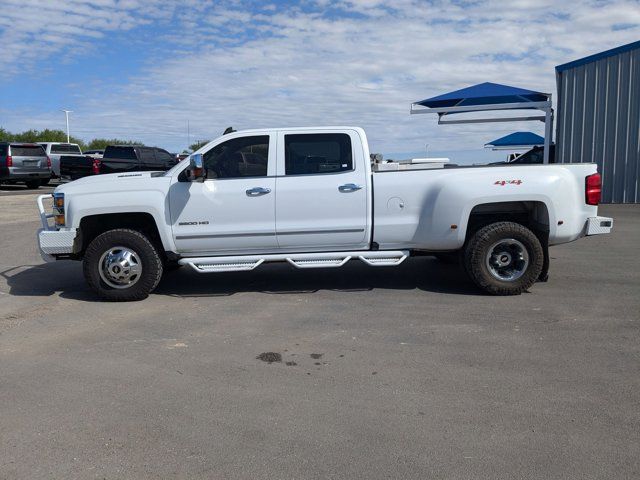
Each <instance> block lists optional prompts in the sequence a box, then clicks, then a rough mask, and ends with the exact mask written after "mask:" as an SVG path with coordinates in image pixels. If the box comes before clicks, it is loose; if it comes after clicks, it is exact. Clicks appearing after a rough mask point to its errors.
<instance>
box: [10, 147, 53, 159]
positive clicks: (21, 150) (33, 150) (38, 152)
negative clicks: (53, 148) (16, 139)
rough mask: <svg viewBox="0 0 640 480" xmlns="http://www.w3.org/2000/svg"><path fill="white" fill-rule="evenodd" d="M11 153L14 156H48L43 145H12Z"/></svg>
mask: <svg viewBox="0 0 640 480" xmlns="http://www.w3.org/2000/svg"><path fill="white" fill-rule="evenodd" d="M10 148H11V155H12V156H14V157H46V156H47V154H46V153H45V151H44V148H42V146H41V145H11V147H10Z"/></svg>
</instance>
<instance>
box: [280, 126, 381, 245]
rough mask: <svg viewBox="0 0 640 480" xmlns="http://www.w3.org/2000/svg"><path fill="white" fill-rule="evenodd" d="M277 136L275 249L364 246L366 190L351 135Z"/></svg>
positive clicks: (359, 154) (359, 155) (359, 151)
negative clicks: (277, 246) (276, 247)
mask: <svg viewBox="0 0 640 480" xmlns="http://www.w3.org/2000/svg"><path fill="white" fill-rule="evenodd" d="M279 135H280V137H279V140H278V145H279V149H278V160H279V161H278V178H277V182H276V188H277V193H278V194H277V196H276V233H277V236H278V245H279V246H280V248H282V249H285V250H288V251H295V250H297V251H303V250H309V251H311V250H315V251H323V250H324V251H330V250H351V249H353V250H359V249H363V248H366V247H367V245H368V242H369V228H370V227H369V217H370V215H369V206H368V205H369V202H368V195H369V192H368V182H367V173H366V171H365V168H364V165H365V164H364V162H365V159H364V158H363V149H362V147H361V139H360V138H359V136H358V135H357V134H356V132H352V131H349V132H344V131H343V132H335V133H329V132H319V133H305V134H300V133H295V131H292V132H289V133H288V132H286V131H285V132H281V133H280V134H279Z"/></svg>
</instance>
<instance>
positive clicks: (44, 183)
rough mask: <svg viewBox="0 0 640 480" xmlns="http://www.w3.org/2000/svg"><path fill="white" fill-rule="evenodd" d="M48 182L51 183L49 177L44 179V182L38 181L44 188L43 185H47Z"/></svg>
mask: <svg viewBox="0 0 640 480" xmlns="http://www.w3.org/2000/svg"><path fill="white" fill-rule="evenodd" d="M50 181H51V177H49V178H45V179H44V180H40V185H42V186H43V187H44V186H45V185H49V182H50Z"/></svg>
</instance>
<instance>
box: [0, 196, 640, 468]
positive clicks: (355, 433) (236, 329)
mask: <svg viewBox="0 0 640 480" xmlns="http://www.w3.org/2000/svg"><path fill="white" fill-rule="evenodd" d="M0 209H1V211H2V212H3V213H2V217H1V219H0V224H1V225H2V229H1V230H0V239H1V245H2V247H3V248H2V249H0V274H1V275H0V365H1V368H0V478H2V479H14V478H15V479H18V478H19V479H22V478H29V479H39V478H65V479H72V478H83V479H84V478H100V479H102V478H107V479H112V478H122V479H130V478H162V479H165V478H188V479H194V478H231V479H236V478H237V479H240V478H251V479H255V478H278V479H286V478H291V479H302V478H318V479H320V478H322V479H326V478H363V479H377V478H398V479H409V478H415V479H426V478H447V479H450V478H467V479H482V478H486V479H496V478H498V479H502V478H503V479H514V478H526V479H531V478H539V479H549V478H563V479H566V478H576V479H578V478H580V479H585V478H594V479H595V478H638V477H640V334H639V332H640V329H639V316H640V314H639V312H640V257H639V256H638V255H637V253H636V252H637V242H638V240H640V207H638V206H605V207H602V208H601V214H603V215H610V216H613V217H614V218H615V222H616V223H615V233H613V234H612V235H608V236H601V237H597V238H588V239H583V240H580V241H578V242H575V243H572V244H567V245H562V246H559V247H555V248H553V249H552V251H551V255H552V264H551V272H550V274H551V277H550V281H549V282H548V283H543V284H537V285H535V286H534V288H532V289H531V292H530V293H526V294H523V295H521V296H518V297H499V298H497V297H489V296H485V295H483V294H482V293H480V292H479V291H477V290H476V289H475V287H474V286H473V285H472V284H471V283H470V282H469V281H468V280H466V279H465V277H464V276H463V274H462V273H461V272H460V271H459V270H458V269H457V267H452V266H447V265H442V264H440V263H438V262H437V261H436V260H434V259H432V258H416V259H410V260H408V261H407V262H406V263H405V264H403V265H402V266H400V267H398V268H395V269H394V268H390V269H389V268H378V269H371V268H370V267H366V266H364V265H361V264H358V263H355V262H354V263H352V264H349V265H347V266H345V267H343V268H341V269H333V270H331V269H328V270H322V271H320V270H318V271H307V272H304V271H296V270H294V269H292V267H289V266H287V265H270V266H265V267H264V268H260V269H258V270H256V271H255V272H248V273H228V274H220V275H215V274H213V275H199V274H197V273H195V272H191V271H189V270H186V269H181V270H179V271H177V272H174V273H171V274H169V275H167V277H166V278H165V279H164V280H163V281H162V282H161V284H160V286H159V288H158V290H157V291H156V293H154V294H153V295H151V297H150V298H149V299H147V300H146V301H144V302H138V303H128V304H110V303H100V302H97V301H96V299H95V297H94V295H93V294H92V293H91V292H90V291H89V290H88V289H87V287H86V286H85V283H84V280H83V278H82V272H81V265H80V264H79V263H76V262H57V263H53V264H42V261H41V260H40V258H39V256H38V253H37V250H36V246H35V238H34V236H35V231H36V229H37V227H38V218H37V210H36V208H35V195H33V194H25V195H20V196H13V195H1V196H0Z"/></svg>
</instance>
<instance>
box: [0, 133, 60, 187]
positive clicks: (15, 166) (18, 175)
mask: <svg viewBox="0 0 640 480" xmlns="http://www.w3.org/2000/svg"><path fill="white" fill-rule="evenodd" d="M50 178H51V159H50V158H49V157H47V154H46V153H45V151H44V148H43V147H42V146H41V145H38V144H37V143H9V142H0V183H24V184H25V185H26V186H27V188H38V187H39V186H40V185H46V184H47V183H49V179H50Z"/></svg>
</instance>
